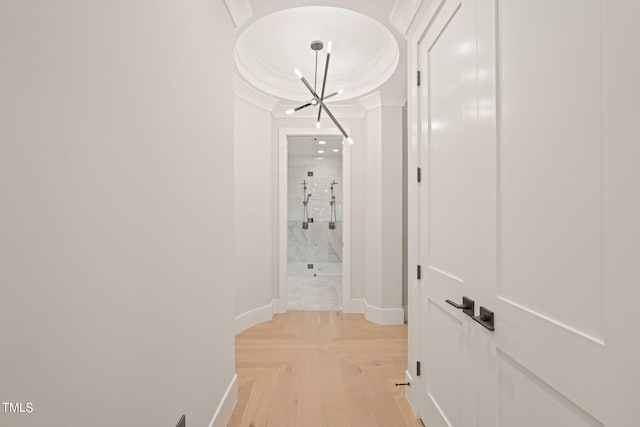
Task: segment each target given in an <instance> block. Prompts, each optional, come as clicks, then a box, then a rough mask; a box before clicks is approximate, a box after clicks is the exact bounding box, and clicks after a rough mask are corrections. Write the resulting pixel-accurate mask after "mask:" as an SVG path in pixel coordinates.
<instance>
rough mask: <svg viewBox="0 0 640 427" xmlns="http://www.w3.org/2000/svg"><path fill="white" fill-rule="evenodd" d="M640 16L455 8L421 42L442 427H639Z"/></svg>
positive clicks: (437, 421)
mask: <svg viewBox="0 0 640 427" xmlns="http://www.w3.org/2000/svg"><path fill="white" fill-rule="evenodd" d="M639 4H640V2H632V1H625V0H610V1H609V0H607V1H604V0H561V1H557V0H498V1H496V0H477V2H476V1H473V2H472V1H465V0H462V1H460V0H452V1H444V2H443V6H442V7H441V8H440V9H439V10H438V12H437V14H436V16H435V18H434V19H433V21H432V23H431V25H430V26H429V27H428V29H427V31H426V33H425V35H424V37H423V39H422V40H421V43H420V46H419V52H420V68H421V70H422V74H423V76H422V77H423V78H422V81H423V86H422V88H421V91H420V109H421V111H420V116H421V118H422V123H421V129H422V131H421V140H420V149H421V151H422V152H421V165H422V166H423V168H424V169H425V170H426V172H427V173H426V174H425V175H426V176H427V180H426V182H423V184H421V200H420V209H421V212H420V220H419V223H420V233H421V239H422V243H421V254H420V259H421V263H422V264H423V272H424V277H423V280H422V281H421V283H420V284H419V286H420V289H419V297H420V305H419V308H420V311H421V326H422V331H423V332H421V348H420V352H421V361H422V364H423V366H424V367H425V369H424V374H423V376H422V378H421V382H420V387H421V388H420V394H419V396H420V397H419V398H420V408H419V413H420V414H419V415H420V416H421V418H422V419H423V421H424V423H425V425H427V426H428V427H440V426H446V425H448V426H464V427H475V426H478V427H485V426H486V427H489V426H491V427H493V426H501V427H534V426H535V427H587V426H588V427H596V426H606V427H632V426H633V427H637V426H640V333H638V332H637V331H636V330H635V329H636V328H635V322H636V321H637V318H638V316H637V315H636V314H635V313H636V307H635V304H636V301H638V300H640V285H639V284H638V280H637V277H638V270H639V269H640V250H639V247H640V166H638V165H637V162H638V161H640V131H639V130H638V129H639V128H640V127H639V126H638V120H639V119H640V108H639V107H638V105H640V101H639V100H640V84H639V83H638V79H640V54H639V53H638V52H640V50H639V49H638V46H637V43H638V41H639V40H640V26H639V25H637V22H640V6H639ZM463 295H465V296H467V297H470V298H472V299H473V300H475V304H476V307H475V314H476V315H478V314H479V308H480V306H484V307H486V308H487V309H489V310H491V311H493V312H494V314H495V330H494V331H490V330H488V329H485V328H484V327H482V325H481V324H480V323H478V322H476V321H474V320H473V319H471V318H470V317H468V316H465V315H463V314H462V313H461V312H460V311H459V310H456V309H455V308H453V307H451V306H449V305H447V304H445V303H444V300H445V299H448V298H449V299H452V300H455V301H456V302H460V301H461V299H462V296H463Z"/></svg>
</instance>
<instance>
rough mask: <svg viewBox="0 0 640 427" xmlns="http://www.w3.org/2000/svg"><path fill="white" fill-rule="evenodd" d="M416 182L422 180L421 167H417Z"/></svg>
mask: <svg viewBox="0 0 640 427" xmlns="http://www.w3.org/2000/svg"><path fill="white" fill-rule="evenodd" d="M418 182H422V169H421V168H418Z"/></svg>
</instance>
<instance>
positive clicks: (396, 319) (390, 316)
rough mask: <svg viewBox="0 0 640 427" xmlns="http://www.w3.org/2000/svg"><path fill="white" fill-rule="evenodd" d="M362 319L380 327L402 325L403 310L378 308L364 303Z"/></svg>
mask: <svg viewBox="0 0 640 427" xmlns="http://www.w3.org/2000/svg"><path fill="white" fill-rule="evenodd" d="M364 304H365V309H364V317H365V319H367V320H368V321H370V322H374V323H378V324H380V325H404V310H403V309H402V308H380V307H376V306H374V305H370V304H369V303H367V302H366V301H365V302H364Z"/></svg>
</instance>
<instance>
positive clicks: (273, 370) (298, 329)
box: [228, 311, 422, 427]
mask: <svg viewBox="0 0 640 427" xmlns="http://www.w3.org/2000/svg"><path fill="white" fill-rule="evenodd" d="M406 368H407V327H406V325H402V326H381V325H376V324H374V323H371V322H368V321H366V320H365V319H364V317H363V316H362V315H361V314H343V313H341V312H330V311H292V312H288V313H286V314H280V315H276V316H275V317H274V318H273V320H270V321H268V322H264V323H261V324H259V325H256V326H254V327H252V328H249V329H247V330H245V331H244V332H242V333H240V334H238V336H237V337H236V371H237V373H238V404H237V406H236V408H235V410H234V412H233V414H232V416H231V420H230V421H229V424H228V426H230V427H235V426H241V427H248V426H252V427H264V426H274V427H287V426H292V427H293V426H295V427H315V426H328V427H340V426H345V427H346V426H353V427H355V426H363V427H364V426H366V427H375V426H380V427H396V426H397V427H402V426H411V427H414V426H415V427H418V426H422V424H421V423H420V422H419V421H418V420H416V419H415V418H414V416H413V413H412V411H411V408H410V407H409V404H408V402H407V400H406V399H405V398H404V387H396V386H395V383H396V382H404V371H405V369H406Z"/></svg>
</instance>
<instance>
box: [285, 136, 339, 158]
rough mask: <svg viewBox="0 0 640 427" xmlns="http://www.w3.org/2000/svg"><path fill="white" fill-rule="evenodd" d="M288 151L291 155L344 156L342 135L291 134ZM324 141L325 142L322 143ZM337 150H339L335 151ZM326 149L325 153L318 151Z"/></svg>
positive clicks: (288, 139)
mask: <svg viewBox="0 0 640 427" xmlns="http://www.w3.org/2000/svg"><path fill="white" fill-rule="evenodd" d="M287 141H288V142H289V144H288V147H287V151H288V154H289V156H295V157H300V156H305V157H339V156H342V141H343V138H342V136H328V135H323V136H289V137H287ZM322 141H324V142H325V144H320V142H322ZM335 150H337V151H335ZM318 151H324V153H318Z"/></svg>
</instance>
